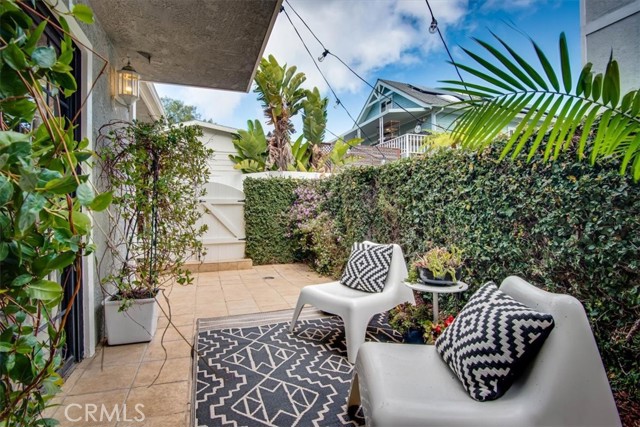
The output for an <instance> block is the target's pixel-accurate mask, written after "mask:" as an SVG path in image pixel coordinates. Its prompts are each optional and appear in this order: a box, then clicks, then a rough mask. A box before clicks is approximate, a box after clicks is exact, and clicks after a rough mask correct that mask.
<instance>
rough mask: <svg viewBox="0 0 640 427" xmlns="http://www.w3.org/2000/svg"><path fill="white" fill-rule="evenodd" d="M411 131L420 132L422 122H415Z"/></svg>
mask: <svg viewBox="0 0 640 427" xmlns="http://www.w3.org/2000/svg"><path fill="white" fill-rule="evenodd" d="M413 131H414V132H415V133H420V132H422V122H420V121H418V123H416V127H415V128H413Z"/></svg>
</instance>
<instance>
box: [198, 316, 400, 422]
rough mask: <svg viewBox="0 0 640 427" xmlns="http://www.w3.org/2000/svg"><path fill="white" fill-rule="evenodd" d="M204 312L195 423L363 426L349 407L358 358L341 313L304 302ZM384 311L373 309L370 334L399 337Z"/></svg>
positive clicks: (390, 338) (372, 337)
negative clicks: (228, 313)
mask: <svg viewBox="0 0 640 427" xmlns="http://www.w3.org/2000/svg"><path fill="white" fill-rule="evenodd" d="M292 314H293V312H292V310H284V311H279V312H273V313H260V314H255V315H244V316H233V317H226V318H220V319H199V320H198V330H197V357H196V358H195V360H196V366H195V369H194V376H195V378H194V405H193V414H192V415H193V416H192V420H193V425H194V426H196V427H213V426H235V427H240V426H248V427H253V426H277V427H290V426H302V427H307V426H358V425H363V424H364V420H363V419H362V416H361V414H355V416H353V417H352V416H350V415H348V414H347V397H348V395H349V388H350V386H351V377H352V371H353V365H351V364H350V363H349V362H348V361H347V351H346V347H345V342H344V341H345V340H344V328H343V324H342V320H341V319H340V318H339V317H337V316H332V317H329V316H324V315H322V314H321V313H320V312H318V311H315V310H314V311H311V310H303V313H302V315H301V316H300V320H298V323H297V325H296V330H295V332H294V333H293V334H291V333H289V323H290V320H291V316H292ZM386 316H387V315H386V313H385V314H380V315H377V316H375V317H374V318H373V319H372V321H371V323H370V324H369V328H368V330H367V338H366V340H367V341H382V342H387V341H394V342H395V341H401V340H402V338H401V337H400V336H399V335H398V334H397V333H396V332H394V331H393V330H391V329H390V328H389V326H388V325H387V323H386Z"/></svg>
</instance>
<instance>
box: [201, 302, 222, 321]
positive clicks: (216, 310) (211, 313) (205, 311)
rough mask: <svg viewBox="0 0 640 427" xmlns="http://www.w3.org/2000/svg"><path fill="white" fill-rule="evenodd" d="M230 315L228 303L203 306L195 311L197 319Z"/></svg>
mask: <svg viewBox="0 0 640 427" xmlns="http://www.w3.org/2000/svg"><path fill="white" fill-rule="evenodd" d="M228 315H229V310H227V306H226V304H225V305H223V306H220V305H215V306H206V307H202V308H197V309H196V313H195V317H196V319H206V318H210V317H223V316H228Z"/></svg>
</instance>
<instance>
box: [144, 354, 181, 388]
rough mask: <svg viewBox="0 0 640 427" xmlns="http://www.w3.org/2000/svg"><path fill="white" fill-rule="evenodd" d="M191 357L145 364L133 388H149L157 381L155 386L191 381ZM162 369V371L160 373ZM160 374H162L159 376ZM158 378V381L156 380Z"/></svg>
mask: <svg viewBox="0 0 640 427" xmlns="http://www.w3.org/2000/svg"><path fill="white" fill-rule="evenodd" d="M191 363H192V359H191V358H190V357H181V358H179V359H167V361H166V362H164V367H163V361H162V360H156V361H152V362H144V363H142V364H141V365H140V369H138V373H137V374H136V377H135V380H134V381H133V387H142V386H149V385H151V383H152V382H153V381H154V380H155V383H154V384H165V383H173V382H180V381H189V380H190V378H191ZM161 369H162V371H160V370H161ZM158 374H160V375H159V376H158ZM156 377H157V379H156Z"/></svg>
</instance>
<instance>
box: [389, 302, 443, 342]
mask: <svg viewBox="0 0 640 427" xmlns="http://www.w3.org/2000/svg"><path fill="white" fill-rule="evenodd" d="M453 319H454V317H453V316H452V315H444V317H442V318H441V319H438V322H434V321H433V319H432V315H431V309H430V307H429V306H428V305H426V304H423V305H413V304H411V303H408V302H405V303H403V304H400V305H398V306H396V307H395V308H393V309H391V310H390V311H389V326H391V327H392V328H393V329H394V330H395V331H397V332H398V333H400V334H402V338H403V341H404V342H405V343H408V344H434V343H435V341H436V339H437V338H438V337H439V336H440V334H442V332H443V331H444V330H445V328H447V327H448V326H449V325H450V324H451V323H452V322H453Z"/></svg>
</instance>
